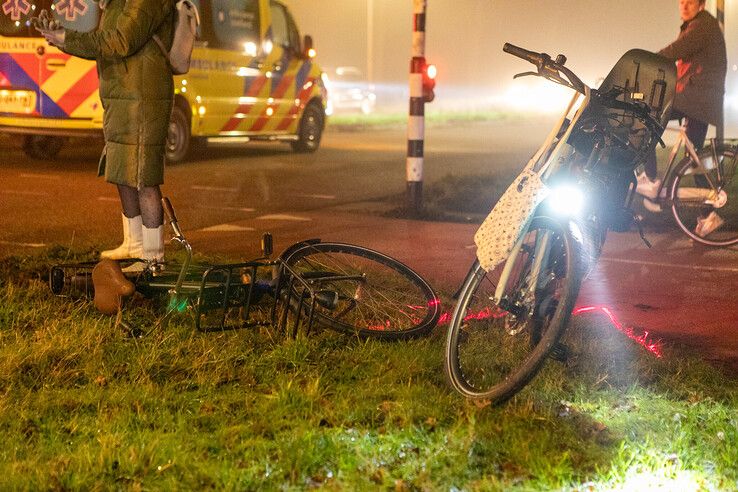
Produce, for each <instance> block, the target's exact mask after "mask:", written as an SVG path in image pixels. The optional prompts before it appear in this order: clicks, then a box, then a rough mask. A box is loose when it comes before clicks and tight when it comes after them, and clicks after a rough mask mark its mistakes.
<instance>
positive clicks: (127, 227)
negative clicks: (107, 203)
mask: <svg viewBox="0 0 738 492" xmlns="http://www.w3.org/2000/svg"><path fill="white" fill-rule="evenodd" d="M122 217H123V243H122V244H121V245H120V246H118V247H117V248H115V249H108V250H105V251H102V252H101V253H100V259H103V260H104V259H110V260H127V259H129V258H140V257H141V256H142V255H143V237H142V230H141V228H142V227H143V225H142V223H141V216H140V215H138V216H136V217H133V218H132V219H129V218H128V217H126V216H125V215H123V216H122Z"/></svg>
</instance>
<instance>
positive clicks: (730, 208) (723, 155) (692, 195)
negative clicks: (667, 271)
mask: <svg viewBox="0 0 738 492" xmlns="http://www.w3.org/2000/svg"><path fill="white" fill-rule="evenodd" d="M716 154H717V156H718V162H717V165H715V163H714V162H712V161H713V158H712V157H713V154H712V148H711V147H707V148H705V149H702V150H701V151H700V152H699V153H698V157H699V158H700V160H701V161H702V162H703V165H704V166H706V167H707V173H706V174H707V175H708V176H709V179H710V182H712V183H715V185H716V186H717V187H718V188H719V189H720V190H721V191H720V194H719V195H718V197H717V198H716V199H711V197H709V196H708V197H705V196H704V195H705V194H708V195H709V193H710V192H709V189H708V188H707V187H706V186H705V183H706V180H705V178H704V174H703V173H695V172H694V169H695V166H694V165H693V162H692V158H691V157H689V156H687V157H685V158H683V159H682V160H681V161H680V162H679V165H678V166H677V172H676V174H675V175H674V179H673V180H672V182H671V186H670V188H669V199H670V202H671V211H672V214H673V215H674V220H676V223H677V225H678V226H679V228H680V229H681V230H682V231H684V233H685V234H686V235H687V236H689V237H690V238H691V239H692V240H694V241H696V242H698V243H700V244H704V245H706V246H717V247H720V246H730V245H733V244H736V243H738V179H737V178H736V176H735V174H736V166H737V165H738V159H736V149H735V147H732V146H727V145H719V146H718V147H717V149H716ZM718 170H719V171H720V176H718ZM700 176H702V182H700ZM710 203H712V204H715V205H717V206H713V205H711V204H710ZM711 212H715V213H716V214H717V215H718V216H719V217H720V218H721V219H722V220H723V221H724V222H723V224H722V225H721V226H720V227H718V228H717V229H715V230H714V231H712V232H710V233H709V234H707V235H705V236H700V235H699V234H697V233H696V231H695V227H696V226H697V221H698V219H700V218H702V217H705V216H707V215H708V214H709V213H711Z"/></svg>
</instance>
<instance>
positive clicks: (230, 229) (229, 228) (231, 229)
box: [200, 224, 256, 232]
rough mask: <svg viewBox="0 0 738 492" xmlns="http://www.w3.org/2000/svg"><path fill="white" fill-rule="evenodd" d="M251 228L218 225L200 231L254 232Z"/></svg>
mask: <svg viewBox="0 0 738 492" xmlns="http://www.w3.org/2000/svg"><path fill="white" fill-rule="evenodd" d="M254 230H256V229H254V228H253V227H242V226H238V225H234V224H218V225H214V226H210V227H205V228H204V229H200V231H202V232H242V231H254Z"/></svg>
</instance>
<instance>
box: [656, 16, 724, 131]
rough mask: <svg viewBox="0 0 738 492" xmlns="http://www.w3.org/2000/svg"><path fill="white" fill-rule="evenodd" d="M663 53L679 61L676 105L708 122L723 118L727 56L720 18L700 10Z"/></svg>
mask: <svg viewBox="0 0 738 492" xmlns="http://www.w3.org/2000/svg"><path fill="white" fill-rule="evenodd" d="M659 54H661V55H663V56H665V57H667V58H669V59H671V60H674V61H676V62H677V87H676V96H675V98H674V109H676V110H678V111H681V112H682V113H684V114H685V115H687V116H689V117H691V118H695V119H697V120H700V121H702V122H704V123H711V124H713V125H716V124H718V123H719V122H721V121H722V118H723V116H722V115H723V95H724V93H725V72H726V70H727V58H726V55H725V38H724V37H723V33H722V32H721V31H720V25H719V24H718V21H717V19H715V18H714V17H713V16H712V15H710V14H709V13H708V12H706V11H704V10H703V11H701V12H699V13H698V14H697V15H696V16H695V17H694V19H692V20H690V21H687V22H685V23H684V24H682V26H681V30H680V32H679V37H677V39H676V41H674V42H673V43H671V44H670V45H669V46H667V47H666V48H664V49H662V50H661V51H660V52H659Z"/></svg>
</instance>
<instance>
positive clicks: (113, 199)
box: [97, 196, 120, 202]
mask: <svg viewBox="0 0 738 492" xmlns="http://www.w3.org/2000/svg"><path fill="white" fill-rule="evenodd" d="M97 199H98V200H100V201H101V202H119V201H120V198H116V197H114V196H99V197H97Z"/></svg>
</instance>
